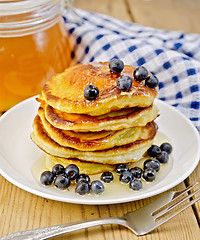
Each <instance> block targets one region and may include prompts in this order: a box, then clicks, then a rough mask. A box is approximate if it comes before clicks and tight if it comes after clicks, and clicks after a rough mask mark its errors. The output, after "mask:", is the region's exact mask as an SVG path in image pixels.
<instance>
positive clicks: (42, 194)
mask: <svg viewBox="0 0 200 240" xmlns="http://www.w3.org/2000/svg"><path fill="white" fill-rule="evenodd" d="M37 96H38V95H37ZM37 96H33V97H31V98H28V99H26V100H24V101H22V102H20V103H18V104H16V105H15V106H14V107H12V108H10V109H9V110H8V111H7V112H6V113H4V114H3V115H2V116H1V117H0V124H1V121H3V119H4V118H6V117H7V116H9V114H10V112H13V111H15V110H16V109H17V108H19V107H22V105H23V104H26V103H27V102H31V101H32V100H33V99H34V101H35V98H36V97H37ZM156 103H158V104H161V105H163V106H164V107H167V108H169V109H170V111H175V112H176V113H177V114H179V115H180V116H181V117H182V118H183V119H184V120H185V121H186V122H187V124H189V126H190V127H191V128H192V130H193V134H194V136H195V137H196V139H197V141H198V146H200V137H199V133H198V130H197V129H196V127H195V126H194V125H193V123H192V122H191V121H190V120H189V119H188V118H187V117H186V116H185V115H184V114H183V113H181V112H180V111H178V110H177V109H176V108H175V107H173V106H171V105H169V104H168V103H166V102H164V101H162V100H160V99H155V104H156ZM196 150H197V152H196V156H195V157H194V159H195V161H193V162H192V164H191V167H190V168H189V170H188V171H187V172H186V173H184V174H182V176H181V177H179V178H178V179H177V180H176V181H175V182H171V184H167V185H166V186H163V187H161V188H158V189H157V190H154V191H153V194H152V192H149V193H144V194H142V195H139V196H137V197H135V196H134V197H128V198H127V197H126V198H120V199H113V200H109V201H108V200H106V199H105V200H104V199H98V198H97V199H95V200H94V199H86V201H84V197H83V198H77V199H69V198H63V197H60V196H56V195H53V194H49V193H45V192H42V191H41V190H37V189H34V188H30V187H28V186H26V185H24V184H22V183H20V182H18V181H16V180H15V178H12V177H11V176H9V174H8V173H6V171H4V170H2V168H1V166H0V174H1V175H2V176H3V177H4V178H5V179H7V180H8V181H9V182H10V183H12V184H14V185H15V186H17V187H19V188H20V189H22V190H25V191H27V192H29V193H32V194H34V195H37V196H40V197H43V198H46V199H51V200H55V201H60V202H68V203H75V204H85V205H94V204H96V205H103V204H117V203H125V202H131V201H137V200H141V199H145V198H148V197H152V196H155V195H158V194H161V193H163V192H165V191H167V190H169V189H171V188H173V187H175V186H176V185H178V184H179V183H181V182H182V181H183V180H185V179H186V178H187V177H188V176H189V175H190V174H191V173H192V172H193V171H194V169H195V168H196V166H197V165H198V162H199V160H200V159H199V158H200V147H198V148H197V149H196ZM0 157H2V156H1V152H0ZM2 158H3V157H2ZM144 195H145V196H144Z"/></svg>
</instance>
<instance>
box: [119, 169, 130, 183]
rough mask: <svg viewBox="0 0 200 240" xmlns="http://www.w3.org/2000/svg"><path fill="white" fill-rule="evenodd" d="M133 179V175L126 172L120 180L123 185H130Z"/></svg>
mask: <svg viewBox="0 0 200 240" xmlns="http://www.w3.org/2000/svg"><path fill="white" fill-rule="evenodd" d="M132 179H133V174H132V173H131V172H129V171H124V172H123V173H122V174H121V175H120V177H119V180H120V181H121V182H123V183H129V182H130V181H131V180H132Z"/></svg>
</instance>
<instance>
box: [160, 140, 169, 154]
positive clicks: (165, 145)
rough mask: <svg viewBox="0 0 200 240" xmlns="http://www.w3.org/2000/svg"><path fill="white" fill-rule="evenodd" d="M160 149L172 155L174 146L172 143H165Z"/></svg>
mask: <svg viewBox="0 0 200 240" xmlns="http://www.w3.org/2000/svg"><path fill="white" fill-rule="evenodd" d="M160 149H161V150H162V151H165V152H167V153H168V154H170V153H171V152H172V145H171V144H170V143H167V142H165V143H162V144H161V145H160Z"/></svg>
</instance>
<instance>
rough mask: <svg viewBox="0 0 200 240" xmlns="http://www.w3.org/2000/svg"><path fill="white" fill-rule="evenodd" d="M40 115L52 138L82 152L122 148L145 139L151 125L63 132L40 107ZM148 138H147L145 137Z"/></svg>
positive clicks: (62, 144)
mask: <svg viewBox="0 0 200 240" xmlns="http://www.w3.org/2000/svg"><path fill="white" fill-rule="evenodd" d="M38 115H39V117H40V119H41V121H42V125H43V126H44V128H45V130H46V131H47V133H48V135H49V136H51V138H52V139H53V140H54V141H55V142H57V143H58V144H60V145H61V146H64V147H71V148H75V149H77V150H80V151H95V150H102V149H108V148H112V147H114V146H122V145H126V144H128V143H131V142H134V141H136V140H139V139H143V135H142V134H143V133H144V129H143V130H142V128H146V129H148V128H149V125H150V124H147V126H145V127H133V128H124V129H121V130H116V131H100V132H84V133H83V132H74V131H70V130H62V129H58V128H55V127H54V126H53V125H51V124H50V123H49V122H48V121H47V120H46V118H45V116H44V110H43V108H42V107H39V110H38ZM145 137H146V136H145Z"/></svg>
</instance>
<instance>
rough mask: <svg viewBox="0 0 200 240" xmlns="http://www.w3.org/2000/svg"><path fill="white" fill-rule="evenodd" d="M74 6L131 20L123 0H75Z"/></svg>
mask: <svg viewBox="0 0 200 240" xmlns="http://www.w3.org/2000/svg"><path fill="white" fill-rule="evenodd" d="M74 7H77V8H80V9H83V10H87V11H92V12H98V13H103V14H107V15H109V16H112V17H116V18H119V19H123V20H127V21H128V20H129V21H131V16H130V15H129V12H128V11H127V6H126V4H125V2H124V0H109V1H108V0H92V1H88V0H76V1H75V2H74Z"/></svg>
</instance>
